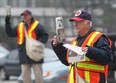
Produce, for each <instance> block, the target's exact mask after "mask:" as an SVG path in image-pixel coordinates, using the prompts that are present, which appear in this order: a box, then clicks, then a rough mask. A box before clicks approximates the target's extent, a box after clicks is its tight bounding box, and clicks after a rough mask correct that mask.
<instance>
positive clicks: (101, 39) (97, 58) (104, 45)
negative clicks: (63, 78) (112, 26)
mask: <svg viewBox="0 0 116 83" xmlns="http://www.w3.org/2000/svg"><path fill="white" fill-rule="evenodd" d="M69 21H70V22H73V24H74V27H75V31H76V32H77V33H78V35H77V37H75V38H74V39H73V40H72V42H71V44H72V45H74V46H80V47H82V51H83V52H85V53H86V54H85V60H84V61H79V62H69V57H68V56H69V53H70V49H67V48H65V47H63V43H60V42H59V41H58V37H57V36H54V38H53V41H52V46H53V50H54V51H55V53H56V54H57V56H58V58H59V59H60V60H61V62H62V63H63V64H65V65H67V66H69V74H68V81H67V83H106V82H107V74H108V63H109V62H110V61H111V60H112V53H111V45H112V42H111V40H110V39H109V38H108V37H107V36H106V35H104V34H103V33H101V32H98V31H96V30H94V29H93V28H92V17H91V14H89V13H88V12H87V11H84V10H78V11H77V12H76V13H75V16H74V17H73V18H71V19H70V20H69ZM77 51H78V50H77ZM72 54H74V53H73V51H72ZM70 56H71V53H70ZM72 56H73V55H72ZM77 56H79V55H77Z"/></svg>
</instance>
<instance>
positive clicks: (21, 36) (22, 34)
mask: <svg viewBox="0 0 116 83" xmlns="http://www.w3.org/2000/svg"><path fill="white" fill-rule="evenodd" d="M38 24H39V21H37V20H35V21H34V22H33V23H31V25H30V26H29V28H28V30H27V34H28V37H30V38H34V39H36V34H35V32H34V30H35V28H36V27H37V25H38ZM24 28H25V24H24V22H21V23H19V24H18V27H17V32H18V33H17V35H18V40H17V43H18V44H19V45H20V44H22V43H23V42H24V39H25V29H24Z"/></svg>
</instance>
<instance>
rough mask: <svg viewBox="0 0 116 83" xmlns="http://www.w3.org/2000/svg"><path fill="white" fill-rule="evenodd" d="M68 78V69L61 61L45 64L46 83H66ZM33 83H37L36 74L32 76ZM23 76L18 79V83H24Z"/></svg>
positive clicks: (44, 76)
mask: <svg viewBox="0 0 116 83" xmlns="http://www.w3.org/2000/svg"><path fill="white" fill-rule="evenodd" d="M67 76H68V67H67V66H65V65H63V64H62V63H61V62H60V61H54V62H48V63H44V64H43V80H44V83H66V81H67ZM31 79H32V83H35V82H34V80H35V78H34V74H33V70H32V74H31ZM22 80H23V78H22V75H20V76H19V78H18V83H23V81H22Z"/></svg>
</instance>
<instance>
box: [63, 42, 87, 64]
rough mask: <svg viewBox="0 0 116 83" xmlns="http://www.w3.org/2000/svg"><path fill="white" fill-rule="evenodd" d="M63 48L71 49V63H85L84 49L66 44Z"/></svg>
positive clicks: (69, 56)
mask: <svg viewBox="0 0 116 83" xmlns="http://www.w3.org/2000/svg"><path fill="white" fill-rule="evenodd" d="M63 46H64V47H66V48H68V49H69V52H68V58H69V62H80V61H85V53H84V52H83V51H82V47H79V46H73V45H71V44H64V45H63Z"/></svg>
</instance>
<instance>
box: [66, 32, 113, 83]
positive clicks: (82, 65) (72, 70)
mask: <svg viewBox="0 0 116 83" xmlns="http://www.w3.org/2000/svg"><path fill="white" fill-rule="evenodd" d="M102 35H103V34H102V33H100V32H97V31H93V32H92V33H91V34H90V35H89V36H88V37H87V38H86V39H85V41H84V43H83V44H82V46H81V47H85V46H86V45H88V46H93V45H94V43H95V42H96V41H97V40H98V39H99V38H100V37H101V36H102ZM106 37H107V36H106ZM107 39H108V40H109V44H110V47H111V45H112V42H111V40H110V39H109V38H108V37H107ZM71 44H72V45H74V46H77V45H78V43H77V38H74V40H73V41H72V42H71ZM66 56H67V60H68V51H67V55H66ZM69 64H70V66H69V74H68V81H67V83H76V76H75V75H76V73H77V72H76V71H78V74H79V75H80V77H82V78H83V79H84V80H85V81H87V82H88V83H99V80H100V76H99V73H96V72H102V73H104V74H105V77H106V78H107V73H108V65H100V64H98V63H96V62H95V61H94V60H92V59H90V58H88V57H86V58H85V61H83V62H77V63H76V66H72V65H74V63H69ZM77 69H78V70H77ZM91 71H93V72H91Z"/></svg>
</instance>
